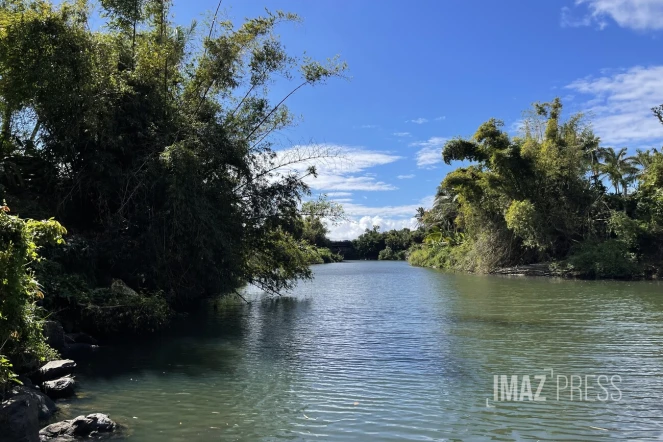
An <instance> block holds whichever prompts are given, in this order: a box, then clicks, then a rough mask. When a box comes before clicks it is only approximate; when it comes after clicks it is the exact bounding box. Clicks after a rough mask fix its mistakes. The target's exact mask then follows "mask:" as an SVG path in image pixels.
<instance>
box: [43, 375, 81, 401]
mask: <svg viewBox="0 0 663 442" xmlns="http://www.w3.org/2000/svg"><path fill="white" fill-rule="evenodd" d="M75 387H76V381H75V380H74V378H72V377H71V376H65V377H62V378H60V379H55V380H53V381H47V382H44V383H43V384H42V386H41V388H42V390H43V391H44V393H46V395H48V397H50V398H51V399H60V398H65V397H69V396H73V395H74V388H75Z"/></svg>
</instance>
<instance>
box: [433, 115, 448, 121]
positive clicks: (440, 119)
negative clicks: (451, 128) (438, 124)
mask: <svg viewBox="0 0 663 442" xmlns="http://www.w3.org/2000/svg"><path fill="white" fill-rule="evenodd" d="M446 119H447V117H445V116H444V115H442V116H441V117H437V118H436V119H435V121H444V120H446Z"/></svg>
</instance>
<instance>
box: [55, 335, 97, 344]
mask: <svg viewBox="0 0 663 442" xmlns="http://www.w3.org/2000/svg"><path fill="white" fill-rule="evenodd" d="M64 340H65V344H90V345H98V344H99V342H97V340H96V339H94V338H93V337H92V336H90V335H88V334H87V333H68V334H66V335H64Z"/></svg>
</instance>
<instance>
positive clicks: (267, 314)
mask: <svg viewBox="0 0 663 442" xmlns="http://www.w3.org/2000/svg"><path fill="white" fill-rule="evenodd" d="M310 302H311V300H310V299H298V298H294V297H281V298H265V299H260V300H256V301H254V302H251V303H250V304H248V305H247V304H234V305H232V304H231V305H224V306H222V307H221V308H218V309H213V308H205V309H200V310H198V311H196V312H194V313H191V314H189V315H187V316H185V317H182V318H179V319H177V320H176V321H174V323H173V324H172V325H171V327H169V329H167V330H165V331H163V332H161V333H158V334H155V335H151V336H147V337H143V338H140V339H132V340H127V341H123V342H115V343H112V344H109V345H106V346H103V347H102V348H100V349H99V350H98V351H95V352H92V353H87V354H85V353H83V354H80V355H77V357H76V360H77V363H78V366H79V369H78V372H79V374H81V375H83V376H84V377H87V378H104V379H106V380H111V379H113V378H116V377H126V376H127V375H134V376H138V375H139V374H140V375H147V374H158V375H165V374H168V373H172V372H176V373H178V374H184V375H186V376H191V377H196V376H205V375H206V374H207V373H209V372H221V373H231V372H233V371H234V370H236V369H237V366H238V362H239V361H241V360H242V359H243V358H244V357H245V356H246V354H247V351H248V352H252V353H255V354H262V355H263V357H265V358H271V359H276V358H283V359H289V358H291V356H292V354H293V353H294V350H295V349H296V346H297V337H296V336H293V329H294V328H295V327H296V321H297V319H298V318H299V317H300V316H301V315H302V314H305V312H306V310H307V309H308V308H309V307H310Z"/></svg>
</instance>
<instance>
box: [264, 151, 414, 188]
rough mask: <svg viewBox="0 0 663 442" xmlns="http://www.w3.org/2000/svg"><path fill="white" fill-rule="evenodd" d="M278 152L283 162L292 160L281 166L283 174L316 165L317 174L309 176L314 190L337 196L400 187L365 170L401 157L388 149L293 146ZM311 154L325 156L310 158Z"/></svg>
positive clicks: (306, 179)
mask: <svg viewBox="0 0 663 442" xmlns="http://www.w3.org/2000/svg"><path fill="white" fill-rule="evenodd" d="M323 154H327V155H323ZM329 154H331V157H329V156H328V155H329ZM277 155H278V159H279V160H280V162H281V163H285V162H292V164H290V165H288V166H287V167H284V168H282V170H280V172H281V173H284V172H296V173H299V174H304V173H305V172H306V170H307V169H308V168H309V167H310V166H315V168H316V170H317V174H318V176H317V177H313V176H308V177H306V178H305V181H306V183H307V184H308V185H309V186H310V187H311V188H312V189H314V190H320V191H329V192H330V193H331V192H334V194H335V195H339V194H340V193H341V192H351V191H355V190H363V191H380V190H396V189H397V187H395V186H394V185H392V184H388V183H385V182H383V181H379V180H377V179H376V177H375V174H372V173H369V172H367V171H366V170H367V169H370V168H372V167H375V166H382V165H385V164H389V163H393V162H394V161H398V160H400V159H401V158H402V157H399V156H397V155H392V154H390V153H388V152H381V151H374V150H366V149H362V148H356V147H349V146H339V145H333V144H317V145H315V144H314V145H305V146H294V147H293V148H291V149H286V150H282V151H279V152H277ZM311 155H313V156H314V157H322V158H317V159H310V160H307V159H306V158H307V157H309V156H311Z"/></svg>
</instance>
